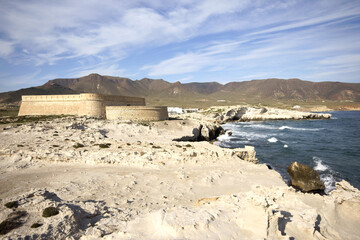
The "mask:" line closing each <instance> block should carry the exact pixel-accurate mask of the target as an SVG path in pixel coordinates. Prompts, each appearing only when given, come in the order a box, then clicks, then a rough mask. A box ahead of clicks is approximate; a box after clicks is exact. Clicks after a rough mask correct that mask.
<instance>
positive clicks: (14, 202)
mask: <svg viewBox="0 0 360 240" xmlns="http://www.w3.org/2000/svg"><path fill="white" fill-rule="evenodd" d="M18 206H19V203H18V201H12V202H8V203H5V207H7V208H17V207H18Z"/></svg>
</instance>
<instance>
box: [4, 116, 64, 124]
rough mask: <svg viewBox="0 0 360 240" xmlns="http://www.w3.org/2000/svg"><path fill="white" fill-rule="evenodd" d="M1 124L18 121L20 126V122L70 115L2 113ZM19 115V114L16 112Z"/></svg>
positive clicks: (46, 119) (48, 119) (35, 121)
mask: <svg viewBox="0 0 360 240" xmlns="http://www.w3.org/2000/svg"><path fill="white" fill-rule="evenodd" d="M0 115H1V116H3V117H1V118H0V124H8V123H17V124H18V126H20V125H21V124H20V123H28V122H34V123H38V122H40V121H50V120H53V119H56V118H63V117H67V116H69V115H41V116H6V117H4V115H3V114H1V113H0ZM16 115H17V114H16Z"/></svg>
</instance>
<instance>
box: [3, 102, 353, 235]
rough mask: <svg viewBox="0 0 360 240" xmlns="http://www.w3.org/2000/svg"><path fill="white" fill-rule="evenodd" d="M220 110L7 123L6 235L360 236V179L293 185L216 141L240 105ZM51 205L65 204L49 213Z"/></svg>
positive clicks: (247, 151)
mask: <svg viewBox="0 0 360 240" xmlns="http://www.w3.org/2000/svg"><path fill="white" fill-rule="evenodd" d="M254 109H256V111H259V109H257V108H254ZM231 110H233V111H231ZM215 111H216V113H214V112H210V111H209V112H208V113H193V114H186V115H183V116H178V119H174V120H168V121H161V122H150V123H126V122H119V121H106V120H98V119H91V118H84V117H83V118H73V117H63V118H54V119H51V120H44V119H42V120H41V121H38V122H29V123H22V124H21V125H20V124H8V125H3V126H2V128H1V129H2V130H1V132H0V139H1V142H2V145H1V146H0V171H1V174H0V186H1V188H0V199H1V201H0V203H1V206H0V221H1V222H2V226H1V227H2V229H1V234H2V236H1V237H2V238H3V239H14V238H28V239H99V238H102V239H204V238H207V239H291V238H293V239H360V237H359V236H360V232H359V231H360V230H359V229H358V228H357V226H358V225H359V224H360V217H359V216H358V214H357V212H359V211H360V192H359V190H358V189H356V188H354V187H352V186H351V185H350V184H349V183H347V182H346V181H342V182H340V183H337V186H336V189H335V190H334V191H332V192H331V193H330V194H329V195H324V196H321V195H319V194H312V193H302V192H299V191H297V190H295V189H294V188H292V187H289V186H288V185H287V184H286V183H284V181H283V180H282V178H281V176H280V174H279V173H277V172H275V171H274V170H271V169H268V167H267V166H266V165H265V164H254V163H257V162H258V161H257V158H256V152H255V149H254V148H253V147H249V146H245V147H244V148H238V149H224V148H219V147H218V146H216V145H213V144H211V143H210V142H209V141H211V140H213V139H214V138H215V137H216V135H218V134H220V133H221V127H220V126H219V124H220V123H221V122H223V121H230V120H229V119H231V118H232V120H235V119H234V118H233V117H234V116H235V118H237V117H239V116H240V115H239V114H240V113H239V111H243V110H241V108H240V109H238V108H232V109H230V108H229V109H224V110H223V111H221V112H220V111H219V110H215ZM261 111H262V110H260V112H261ZM274 111H275V110H271V109H267V111H266V112H264V113H261V114H262V115H261V116H262V117H264V116H267V118H270V117H271V116H274V115H273V114H274ZM229 112H230V113H231V114H230V113H229ZM233 112H234V113H235V114H232V113H233ZM254 112H255V110H251V109H250V108H247V110H246V111H245V113H241V114H242V115H241V117H240V118H239V119H238V120H241V121H245V120H250V119H255V116H256V113H254ZM228 113H229V114H228ZM250 113H252V114H253V115H250ZM216 114H218V115H216ZM250 116H254V117H250ZM258 116H259V115H258ZM294 116H298V118H299V119H306V117H305V118H304V117H301V116H309V115H304V114H303V115H301V114H300V115H299V114H298V113H294V115H292V116H291V117H292V118H293V117H294ZM310 116H313V117H321V116H320V115H310ZM327 116H328V115H322V117H324V118H327ZM257 119H260V118H259V117H258V118H257ZM200 140H202V141H200ZM12 202H13V204H12V205H11V204H9V203H12ZM15 203H16V204H15ZM5 205H7V206H10V205H11V206H12V207H11V208H8V207H7V206H5ZM15 206H16V207H15ZM48 207H54V208H55V209H56V210H57V211H58V213H57V214H54V215H53V216H50V217H43V214H44V213H43V211H44V210H45V209H46V208H48ZM4 226H5V227H6V226H7V227H8V229H6V228H3V227H4Z"/></svg>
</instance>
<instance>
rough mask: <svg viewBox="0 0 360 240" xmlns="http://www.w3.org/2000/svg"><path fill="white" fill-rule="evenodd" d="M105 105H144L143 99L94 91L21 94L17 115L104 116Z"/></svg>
mask: <svg viewBox="0 0 360 240" xmlns="http://www.w3.org/2000/svg"><path fill="white" fill-rule="evenodd" d="M106 106H145V99H144V98H139V97H127V96H116V95H101V94H96V93H81V94H71V95H25V96H22V102H21V106H20V110H19V116H23V115H61V114H63V115H78V116H93V117H105V115H106V114H105V107H106Z"/></svg>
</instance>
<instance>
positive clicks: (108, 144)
mask: <svg viewBox="0 0 360 240" xmlns="http://www.w3.org/2000/svg"><path fill="white" fill-rule="evenodd" d="M110 145H111V143H101V144H99V147H100V148H109V147H110Z"/></svg>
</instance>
